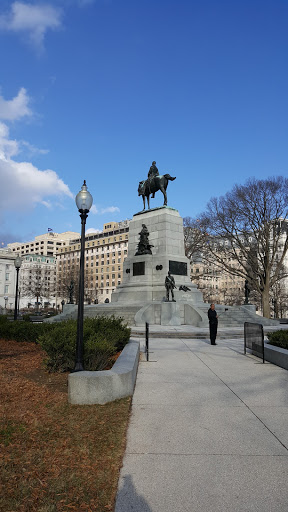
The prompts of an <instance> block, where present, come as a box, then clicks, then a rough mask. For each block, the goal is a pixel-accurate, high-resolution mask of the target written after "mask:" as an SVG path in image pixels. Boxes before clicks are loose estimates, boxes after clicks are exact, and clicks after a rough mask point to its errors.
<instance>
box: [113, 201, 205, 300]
mask: <svg viewBox="0 0 288 512" xmlns="http://www.w3.org/2000/svg"><path fill="white" fill-rule="evenodd" d="M143 224H145V225H146V226H147V229H148V231H149V243H150V244H151V245H153V247H152V254H145V255H142V256H141V255H138V256H135V253H136V252H137V248H138V243H139V234H140V232H141V229H142V225H143ZM169 270H170V272H171V274H172V275H173V277H174V279H175V284H176V286H177V290H174V294H175V299H176V302H178V301H185V302H187V301H188V302H190V303H193V304H196V303H202V302H203V299H202V293H201V292H200V291H199V290H197V287H196V285H195V284H192V283H191V281H190V261H189V259H188V258H187V257H186V256H185V251H184V234H183V220H182V218H181V217H180V215H179V212H178V211H177V210H175V209H173V208H169V207H167V206H166V207H165V206H164V207H162V208H155V209H152V210H147V211H144V212H141V213H138V214H136V215H134V217H133V219H132V220H131V221H130V225H129V243H128V255H127V258H126V259H125V262H124V265H123V280H122V283H121V285H120V286H118V287H117V289H116V290H115V292H114V293H113V294H112V299H111V300H112V302H119V301H121V302H123V303H133V304H135V303H140V304H145V303H148V302H153V301H164V300H165V296H166V290H165V277H166V276H167V273H168V271H169ZM180 285H182V286H183V285H184V286H187V287H188V288H190V291H188V292H184V291H179V286H180Z"/></svg>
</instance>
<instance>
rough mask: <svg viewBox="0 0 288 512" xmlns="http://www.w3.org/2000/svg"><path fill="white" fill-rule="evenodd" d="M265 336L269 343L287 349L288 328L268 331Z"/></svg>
mask: <svg viewBox="0 0 288 512" xmlns="http://www.w3.org/2000/svg"><path fill="white" fill-rule="evenodd" d="M267 338H268V340H269V344H270V345H275V346H276V347H280V348H285V349H286V350H288V329H283V330H282V329H281V330H279V331H274V332H268V333H267Z"/></svg>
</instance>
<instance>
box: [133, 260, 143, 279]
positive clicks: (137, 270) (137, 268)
mask: <svg viewBox="0 0 288 512" xmlns="http://www.w3.org/2000/svg"><path fill="white" fill-rule="evenodd" d="M133 276H145V261H137V263H133Z"/></svg>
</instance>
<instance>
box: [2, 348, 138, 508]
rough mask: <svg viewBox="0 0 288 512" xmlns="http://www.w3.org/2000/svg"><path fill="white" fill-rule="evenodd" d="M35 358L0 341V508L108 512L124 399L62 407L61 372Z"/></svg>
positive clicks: (126, 407) (35, 351)
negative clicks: (44, 366)
mask: <svg viewBox="0 0 288 512" xmlns="http://www.w3.org/2000/svg"><path fill="white" fill-rule="evenodd" d="M43 357H45V356H44V354H43V352H42V350H41V348H40V347H39V346H38V345H34V344H32V343H26V342H24V343H17V342H14V341H3V340H0V395H1V396H0V403H1V406H0V407H1V416H0V417H1V422H0V439H1V441H0V442H1V454H2V455H1V475H0V476H1V478H0V481H1V484H0V510H3V511H5V512H16V511H17V512H18V511H19V512H34V511H35V512H36V511H37V512H58V511H70V510H75V511H85V512H90V511H91V512H94V511H99V512H104V511H113V510H114V500H115V494H116V490H117V483H118V476H119V469H120V467H121V464H122V457H123V454H124V449H125V442H126V429H127V423H128V419H129V411H130V405H131V399H130V398H128V399H127V398H125V399H122V400H117V401H116V402H112V403H110V404H106V405H90V406H78V405H70V404H68V403H67V374H49V373H47V372H46V371H44V369H43V367H42V361H43Z"/></svg>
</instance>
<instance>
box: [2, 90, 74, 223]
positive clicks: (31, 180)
mask: <svg viewBox="0 0 288 512" xmlns="http://www.w3.org/2000/svg"><path fill="white" fill-rule="evenodd" d="M20 91H25V89H21V90H20ZM25 95H26V91H25ZM20 96H21V95H20ZM18 97H19V94H18V96H17V97H16V98H18ZM22 97H23V96H22ZM1 100H2V107H3V108H2V110H0V119H9V120H16V119H20V118H21V117H23V116H25V115H28V114H29V115H31V114H32V113H30V110H27V109H25V108H24V106H25V104H26V106H27V103H25V101H24V102H23V101H22V102H21V101H20V102H18V103H17V102H14V100H15V98H14V100H11V102H10V103H9V102H8V101H5V100H4V99H3V98H2V97H1ZM0 105H1V103H0ZM11 105H12V106H11ZM27 108H28V107H27ZM23 147H24V148H28V150H29V151H30V152H32V153H33V152H34V153H35V152H40V153H43V152H46V151H47V150H37V149H36V148H35V147H34V146H32V145H31V144H29V143H28V142H26V141H16V140H12V139H10V136H9V128H8V126H7V125H6V124H5V123H3V122H1V120H0V183H1V188H0V214H1V212H2V214H3V213H5V212H9V211H11V210H13V211H16V212H23V211H26V210H29V209H31V208H33V207H34V206H36V205H37V204H42V205H44V206H46V207H47V208H51V206H52V204H51V201H50V197H55V196H56V197H59V196H60V197H63V196H67V197H71V198H73V197H74V196H73V194H72V192H71V191H70V190H69V187H68V186H67V185H66V184H65V183H64V182H63V180H61V179H60V178H59V176H58V175H57V174H56V172H55V171H53V170H51V169H46V170H44V171H41V170H39V169H38V168H37V167H35V166H34V165H33V164H32V163H29V162H16V161H15V160H13V158H12V157H15V155H18V154H19V153H20V152H21V151H22V150H23Z"/></svg>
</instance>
